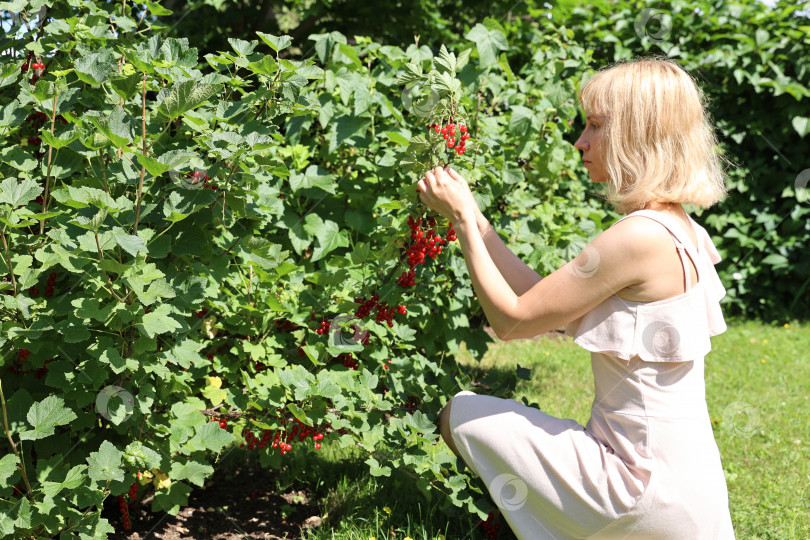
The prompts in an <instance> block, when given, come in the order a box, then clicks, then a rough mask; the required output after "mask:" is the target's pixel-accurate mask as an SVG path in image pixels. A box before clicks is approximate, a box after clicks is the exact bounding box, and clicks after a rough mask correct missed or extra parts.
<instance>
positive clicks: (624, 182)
mask: <svg viewBox="0 0 810 540" xmlns="http://www.w3.org/2000/svg"><path fill="white" fill-rule="evenodd" d="M579 101H580V104H581V105H582V106H583V108H584V109H585V112H586V126H585V129H584V131H583V133H582V135H581V136H580V138H579V140H577V142H576V144H575V146H576V148H577V149H579V150H581V151H582V158H583V161H584V164H585V168H586V169H587V170H588V173H589V175H590V178H591V179H592V180H593V181H594V182H604V183H606V186H607V197H608V200H609V201H610V202H611V203H612V204H613V205H614V206H615V207H616V208H617V209H618V211H620V212H621V213H623V214H627V215H625V216H623V217H622V218H621V219H619V220H618V221H617V222H616V223H614V224H613V225H612V226H611V227H609V228H608V229H607V230H605V231H603V232H602V233H601V234H600V235H599V236H598V237H597V238H596V239H595V240H594V241H593V242H592V243H591V244H590V245H589V246H588V247H586V248H585V249H584V250H583V251H582V253H580V254H579V255H578V256H577V257H576V258H575V259H574V260H573V261H571V262H569V263H568V264H566V265H565V266H563V267H562V268H560V269H558V270H557V271H555V272H553V273H552V274H550V275H548V276H546V277H545V278H542V279H541V278H540V276H538V275H537V274H536V273H535V272H534V271H533V270H532V269H531V268H529V267H528V266H526V265H525V264H524V263H522V262H521V261H520V260H519V259H518V258H517V256H515V255H514V254H513V253H512V252H511V251H510V250H509V249H508V248H507V247H506V246H505V245H504V244H503V242H502V241H501V240H500V239H499V238H498V235H497V234H496V233H495V232H494V231H493V229H492V227H491V226H490V225H489V223H488V222H487V220H486V219H485V218H484V217H483V215H482V214H481V212H480V211H479V209H478V206H477V204H476V203H475V200H474V198H473V197H472V194H471V193H470V190H469V187H468V186H467V182H466V181H465V180H464V179H463V178H462V177H461V176H459V175H458V173H456V172H455V171H453V170H452V169H449V168H447V169H441V168H437V169H435V170H433V171H429V172H427V173H426V174H425V176H424V178H422V179H421V180H420V181H419V182H418V187H419V189H420V199H421V200H422V202H423V203H425V204H426V205H427V206H429V207H430V208H432V209H433V210H435V211H436V212H438V213H440V214H441V215H443V216H445V217H447V218H449V219H450V220H451V221H452V222H453V224H454V227H455V230H456V235H457V237H458V240H459V242H460V245H461V249H462V251H463V253H464V258H465V261H466V263H467V268H468V269H469V273H470V277H471V279H472V282H473V287H474V289H475V292H476V294H477V296H478V299H479V301H480V302H481V305H482V307H483V308H484V312H485V314H486V316H487V319H488V321H489V323H490V325H491V326H492V328H493V329H494V331H495V333H496V335H497V336H498V337H499V338H500V339H503V340H508V339H515V338H526V337H531V336H536V335H538V334H542V333H544V332H547V331H550V330H553V329H556V328H561V327H563V326H564V327H565V330H566V334H567V335H570V336H572V337H573V338H574V342H575V343H577V344H578V345H580V346H582V347H583V348H584V349H586V350H588V351H590V352H591V366H592V369H593V374H594V385H595V391H596V392H595V394H596V395H595V398H594V401H593V405H592V409H591V417H590V419H589V420H588V423H587V425H586V426H582V425H580V424H579V423H577V422H575V421H574V420H572V419H561V418H555V417H552V416H549V415H547V414H545V413H543V412H542V411H540V410H538V409H537V408H533V407H527V406H525V405H523V404H521V403H518V402H517V401H515V400H507V399H501V398H496V397H494V396H485V395H476V394H474V393H472V392H469V391H463V392H459V393H457V394H456V395H455V396H454V398H453V399H452V400H451V401H450V402H448V404H447V405H446V407H445V408H444V409H443V410H442V411H441V413H440V414H439V427H440V430H441V434H442V437H443V438H444V440H445V442H446V443H447V444H448V445H449V446H450V448H451V449H452V450H453V451H454V452H455V453H456V454H457V455H459V456H460V457H462V458H463V459H464V461H465V463H466V464H467V465H468V466H469V468H470V469H471V470H472V471H473V472H475V473H476V474H478V475H479V476H480V477H481V478H482V479H483V480H484V482H485V483H486V485H487V488H488V489H489V492H490V495H491V496H492V498H493V500H494V502H495V503H496V504H497V505H498V507H499V508H500V509H501V512H502V514H503V516H504V517H505V519H506V521H507V522H508V523H509V525H510V526H511V528H512V530H513V531H514V533H515V534H516V535H517V536H518V538H521V539H545V538H551V539H558V538H559V539H562V538H591V539H608V538H610V539H613V538H616V539H630V538H636V539H640V538H644V539H676V538H677V539H689V540H696V539H706V540H726V539H732V538H734V530H733V528H732V523H731V517H730V513H729V508H728V492H727V489H726V483H725V478H724V475H723V469H722V465H721V460H720V453H719V451H718V448H717V445H716V443H715V440H714V435H713V433H712V428H711V421H710V419H709V415H708V409H707V406H706V401H705V386H704V378H703V368H704V363H703V362H704V356H705V355H706V354H707V353H708V352H709V351H710V350H711V343H710V340H709V338H710V337H711V336H714V335H717V334H719V333H721V332H724V331H725V329H726V325H725V322H724V319H723V315H722V312H721V310H720V306H719V301H720V299H721V298H722V297H723V296H724V295H725V289H724V288H723V285H722V284H721V282H720V280H719V278H718V276H717V273H716V272H715V270H714V264H717V262H719V261H720V256H719V254H718V253H717V250H716V249H715V246H714V245H713V244H712V241H711V239H710V238H709V235H708V234H707V233H706V231H705V230H704V229H703V227H701V226H700V225H698V224H697V223H696V222H695V221H694V220H692V218H691V217H690V216H688V215H687V214H686V213H685V212H684V210H683V208H682V207H681V204H684V203H686V204H694V205H697V206H700V207H704V208H705V207H709V206H711V205H712V204H714V203H716V202H717V201H719V200H720V199H722V198H723V197H724V196H725V187H724V183H723V179H722V169H721V166H720V163H719V158H718V156H717V155H716V154H715V152H714V148H715V139H714V135H713V132H712V129H711V126H710V124H709V121H708V118H707V114H706V111H705V108H704V106H703V100H702V97H701V94H700V91H699V90H698V88H697V86H696V84H695V82H694V80H693V79H692V78H691V77H690V76H689V75H688V74H687V73H686V72H684V71H683V69H681V68H680V67H679V66H678V65H676V64H675V63H673V62H668V61H661V60H650V59H643V60H638V61H634V62H628V63H624V64H619V65H616V66H613V67H611V68H610V69H607V70H605V71H601V72H599V73H598V74H596V75H595V76H594V77H592V78H591V79H590V80H589V81H588V82H587V83H586V84H584V85H583V87H582V88H581V89H580V92H579Z"/></svg>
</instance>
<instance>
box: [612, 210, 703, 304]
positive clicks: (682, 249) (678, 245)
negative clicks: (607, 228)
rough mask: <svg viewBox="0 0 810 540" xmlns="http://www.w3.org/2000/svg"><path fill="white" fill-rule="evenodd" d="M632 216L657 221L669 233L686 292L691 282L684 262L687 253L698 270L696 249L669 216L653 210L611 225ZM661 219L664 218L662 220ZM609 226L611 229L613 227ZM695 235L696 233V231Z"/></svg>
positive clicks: (634, 214)
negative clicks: (674, 225) (681, 268)
mask: <svg viewBox="0 0 810 540" xmlns="http://www.w3.org/2000/svg"><path fill="white" fill-rule="evenodd" d="M632 216H643V217H646V218H650V219H652V220H653V221H657V222H658V223H660V224H661V225H663V226H664V228H665V229H666V230H667V231H668V232H669V234H670V236H672V241H673V242H674V243H675V249H676V250H677V252H678V257H679V258H680V259H681V266H682V267H683V288H684V291H688V290H689V289H690V288H691V287H692V280H691V279H690V271H689V263H688V262H687V260H686V254H687V253H688V254H689V256H690V257H692V260H693V261H695V270H698V265H697V260H698V252H697V248H692V246H691V245H690V244H691V241H689V240H687V242H688V243H687V242H684V241H683V240H682V239H681V238H680V236H679V234H678V231H682V229H681V228H680V227H673V223H672V221H671V218H670V216H667V215H664V214H662V213H661V212H656V211H655V210H636V211H635V212H631V213H629V214H627V215H626V216H624V217H621V218H619V219H618V220H616V222H615V223H613V225H615V224H616V223H618V222H620V221H622V220H623V219H627V218H629V217H632ZM661 218H664V219H663V220H662V219H661ZM613 225H611V227H612V226H613ZM696 234H697V231H696ZM697 279H698V282H700V280H701V279H702V276H701V275H700V271H699V270H698V276H697Z"/></svg>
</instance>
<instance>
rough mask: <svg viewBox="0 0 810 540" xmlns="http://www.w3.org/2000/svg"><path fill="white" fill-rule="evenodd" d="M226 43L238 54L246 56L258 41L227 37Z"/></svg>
mask: <svg viewBox="0 0 810 540" xmlns="http://www.w3.org/2000/svg"><path fill="white" fill-rule="evenodd" d="M228 43H230V45H231V47H232V48H233V50H234V51H236V54H238V55H239V56H248V55H249V54H251V53H252V52H253V49H255V48H256V45H257V43H258V42H257V41H255V40H254V41H245V40H244V39H236V38H228Z"/></svg>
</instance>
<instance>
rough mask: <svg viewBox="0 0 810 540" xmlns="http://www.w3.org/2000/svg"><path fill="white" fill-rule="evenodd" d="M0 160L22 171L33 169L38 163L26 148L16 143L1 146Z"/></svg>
mask: <svg viewBox="0 0 810 540" xmlns="http://www.w3.org/2000/svg"><path fill="white" fill-rule="evenodd" d="M0 161H2V162H4V163H8V164H9V165H11V166H12V167H14V168H15V169H17V170H20V171H24V172H28V171H33V170H34V169H36V168H37V166H38V165H39V162H38V161H37V159H36V158H35V157H34V155H33V154H32V153H31V152H29V151H28V149H27V148H23V147H20V146H16V145H14V146H6V147H5V148H3V150H2V151H0Z"/></svg>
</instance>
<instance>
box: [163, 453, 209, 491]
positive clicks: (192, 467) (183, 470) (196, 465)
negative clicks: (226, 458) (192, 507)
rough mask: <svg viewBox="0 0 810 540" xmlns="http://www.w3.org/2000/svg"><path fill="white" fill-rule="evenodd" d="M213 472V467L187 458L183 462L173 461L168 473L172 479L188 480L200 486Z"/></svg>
mask: <svg viewBox="0 0 810 540" xmlns="http://www.w3.org/2000/svg"><path fill="white" fill-rule="evenodd" d="M212 474H214V468H213V467H211V466H210V465H208V464H206V463H200V462H199V461H194V460H191V459H190V460H188V461H186V462H185V463H180V462H177V461H175V462H174V463H172V470H171V471H170V472H169V475H170V476H171V477H172V478H173V479H174V480H188V481H189V482H191V483H192V484H194V485H196V486H200V487H202V486H203V484H204V483H205V479H206V478H208V477H209V476H211V475H212Z"/></svg>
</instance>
